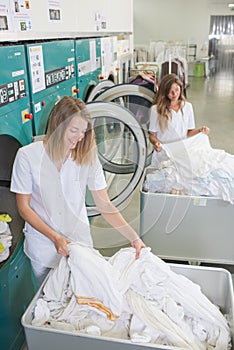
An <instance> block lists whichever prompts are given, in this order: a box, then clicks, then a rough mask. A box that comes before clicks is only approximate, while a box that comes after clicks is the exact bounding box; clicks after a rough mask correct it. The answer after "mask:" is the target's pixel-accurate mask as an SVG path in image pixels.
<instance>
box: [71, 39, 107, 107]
mask: <svg viewBox="0 0 234 350" xmlns="http://www.w3.org/2000/svg"><path fill="white" fill-rule="evenodd" d="M75 57H76V65H77V69H76V73H77V84H78V89H79V91H78V97H80V98H81V99H82V100H84V101H87V99H88V97H89V95H90V93H91V91H92V90H93V88H94V87H95V86H96V85H97V84H98V83H99V81H100V80H101V78H102V67H101V41H100V38H93V39H79V40H76V41H75Z"/></svg>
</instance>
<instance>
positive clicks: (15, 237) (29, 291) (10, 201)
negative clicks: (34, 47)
mask: <svg viewBox="0 0 234 350" xmlns="http://www.w3.org/2000/svg"><path fill="white" fill-rule="evenodd" d="M0 56H1V65H2V69H1V72H0V82H1V83H0V84H1V85H0V214H7V215H8V216H9V217H10V218H11V222H9V223H8V225H9V228H10V232H11V235H12V244H11V246H10V248H9V255H8V256H6V259H4V260H2V261H1V263H0V303H1V307H0V309H1V312H0V324H1V327H0V338H1V349H2V350H10V349H11V350H13V349H15V350H18V349H20V348H21V346H22V344H23V342H24V332H23V328H22V326H21V323H20V318H21V316H22V314H23V312H24V311H25V309H26V307H27V305H28V303H29V302H30V300H31V298H32V296H33V295H34V293H35V290H36V289H35V287H34V281H33V277H32V275H31V266H30V263H29V260H28V258H27V257H26V256H25V254H24V253H23V249H22V244H23V232H22V228H23V225H24V222H23V220H22V219H21V217H20V216H19V214H18V211H17V207H16V202H15V195H14V194H13V193H12V192H10V181H11V171H12V165H13V162H14V158H15V154H16V152H17V150H18V148H19V147H21V146H22V145H26V144H28V143H30V142H32V137H33V134H32V114H31V113H30V112H31V111H30V100H29V89H28V78H27V67H26V59H25V52H24V46H23V45H18V46H16V45H10V46H1V47H0ZM3 217H4V215H3ZM4 248H5V247H4V246H3V245H1V249H0V251H1V252H4Z"/></svg>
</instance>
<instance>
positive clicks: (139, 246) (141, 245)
mask: <svg viewBox="0 0 234 350" xmlns="http://www.w3.org/2000/svg"><path fill="white" fill-rule="evenodd" d="M132 247H133V248H135V249H136V259H138V258H139V256H140V252H141V249H142V248H145V247H146V245H145V243H144V242H142V240H141V239H140V238H138V239H136V240H135V241H133V242H132Z"/></svg>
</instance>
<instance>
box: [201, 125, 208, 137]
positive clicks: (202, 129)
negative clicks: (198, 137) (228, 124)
mask: <svg viewBox="0 0 234 350" xmlns="http://www.w3.org/2000/svg"><path fill="white" fill-rule="evenodd" d="M200 132H202V133H203V134H205V135H208V134H209V132H210V128H208V126H206V125H204V126H202V127H201V128H200Z"/></svg>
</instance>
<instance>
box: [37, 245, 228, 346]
mask: <svg viewBox="0 0 234 350" xmlns="http://www.w3.org/2000/svg"><path fill="white" fill-rule="evenodd" d="M32 324H33V325H34V326H41V327H47V328H53V329H57V330H65V331H72V332H78V333H85V334H92V335H95V336H108V337H113V338H119V339H128V340H131V341H132V342H138V343H153V344H157V345H169V346H173V347H180V348H183V349H190V350H206V349H209V350H210V349H216V350H228V349H231V337H230V328H229V325H228V321H227V319H226V317H225V316H224V315H223V314H222V312H221V311H220V310H219V308H218V307H217V306H216V305H214V304H213V303H212V302H211V301H210V300H209V299H208V298H207V297H206V296H205V295H204V294H203V293H202V291H201V288H200V286H199V285H197V284H195V283H193V282H192V281H191V280H189V279H188V278H186V277H185V276H183V275H180V274H177V273H175V272H173V271H172V269H171V268H170V266H169V265H168V264H167V263H165V262H164V261H163V260H161V259H160V258H158V257H157V256H156V255H154V254H153V253H152V252H151V250H150V248H144V249H142V251H141V254H140V258H139V259H135V249H134V248H123V249H120V250H119V251H118V252H117V253H116V254H115V255H113V256H112V257H110V258H109V259H106V258H105V257H103V256H102V255H101V254H100V253H99V252H98V251H97V250H95V249H93V248H87V247H85V246H82V245H79V244H77V243H71V244H69V257H68V258H65V257H62V258H61V260H60V263H59V265H58V267H57V268H55V269H54V270H52V271H51V272H50V274H49V275H48V278H47V280H46V282H45V283H44V286H43V288H42V294H41V296H40V297H39V298H38V299H37V302H36V304H35V309H34V315H33V320H32Z"/></svg>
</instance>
